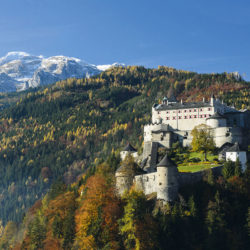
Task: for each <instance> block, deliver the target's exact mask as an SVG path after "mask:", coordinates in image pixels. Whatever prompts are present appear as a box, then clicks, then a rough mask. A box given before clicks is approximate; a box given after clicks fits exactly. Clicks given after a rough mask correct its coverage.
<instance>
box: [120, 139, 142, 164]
mask: <svg viewBox="0 0 250 250" xmlns="http://www.w3.org/2000/svg"><path fill="white" fill-rule="evenodd" d="M128 154H131V155H132V156H133V157H134V158H136V157H137V156H138V154H137V150H136V149H135V148H134V147H133V146H132V145H131V144H130V143H128V144H127V145H126V147H125V148H124V149H123V150H122V151H121V153H120V157H121V160H122V161H123V160H124V159H125V157H126V156H127V155H128Z"/></svg>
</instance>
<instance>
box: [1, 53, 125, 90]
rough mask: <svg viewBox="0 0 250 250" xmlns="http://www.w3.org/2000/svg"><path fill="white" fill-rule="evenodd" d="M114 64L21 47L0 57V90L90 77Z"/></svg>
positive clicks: (116, 64) (22, 88) (18, 88)
mask: <svg viewBox="0 0 250 250" xmlns="http://www.w3.org/2000/svg"><path fill="white" fill-rule="evenodd" d="M115 66H121V64H118V63H114V64H110V65H99V66H96V65H93V64H89V63H87V62H85V61H83V60H81V59H78V58H74V57H66V56H62V55H61V56H52V57H48V58H46V57H44V56H42V55H40V56H34V55H31V54H28V53H26V52H22V51H14V52H9V53H8V54H7V55H5V56H4V57H2V58H0V92H10V91H21V90H26V89H27V88H30V87H37V86H40V85H47V84H51V83H54V82H56V81H59V80H64V79H67V78H70V77H75V78H83V77H91V76H93V75H97V74H99V73H101V72H102V71H104V70H107V69H109V68H110V67H115Z"/></svg>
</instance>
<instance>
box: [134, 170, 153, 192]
mask: <svg viewBox="0 0 250 250" xmlns="http://www.w3.org/2000/svg"><path fill="white" fill-rule="evenodd" d="M134 182H135V186H136V188H137V189H138V190H141V191H143V192H144V193H145V194H146V195H147V194H151V193H154V192H157V172H154V173H150V174H143V175H136V176H135V178H134Z"/></svg>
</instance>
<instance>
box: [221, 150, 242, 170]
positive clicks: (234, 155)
mask: <svg viewBox="0 0 250 250" xmlns="http://www.w3.org/2000/svg"><path fill="white" fill-rule="evenodd" d="M238 158H239V161H240V163H241V168H242V170H243V171H245V170H246V163H247V155H246V152H244V151H242V152H226V160H227V161H229V160H230V161H233V162H236V160H237V159H238Z"/></svg>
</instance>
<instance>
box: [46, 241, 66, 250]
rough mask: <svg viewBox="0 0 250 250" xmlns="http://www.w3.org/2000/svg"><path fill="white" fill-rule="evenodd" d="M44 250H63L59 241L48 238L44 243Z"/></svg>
mask: <svg viewBox="0 0 250 250" xmlns="http://www.w3.org/2000/svg"><path fill="white" fill-rule="evenodd" d="M44 249H46V250H61V249H62V248H61V244H60V241H59V240H58V239H55V238H46V240H45V241H44Z"/></svg>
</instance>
